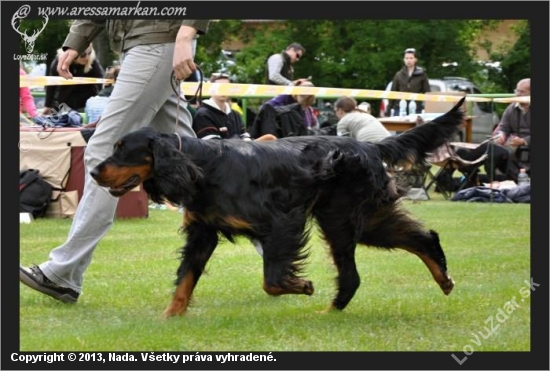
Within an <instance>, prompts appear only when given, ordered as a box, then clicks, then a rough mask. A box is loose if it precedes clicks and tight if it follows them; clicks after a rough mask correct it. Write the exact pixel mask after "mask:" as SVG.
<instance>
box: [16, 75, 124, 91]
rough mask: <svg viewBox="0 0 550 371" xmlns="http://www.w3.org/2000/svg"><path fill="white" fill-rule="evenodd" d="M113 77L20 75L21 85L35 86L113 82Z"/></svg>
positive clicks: (25, 86)
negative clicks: (67, 77)
mask: <svg viewBox="0 0 550 371" xmlns="http://www.w3.org/2000/svg"><path fill="white" fill-rule="evenodd" d="M113 82H114V81H113V80H112V79H97V78H91V77H73V78H72V79H70V80H67V79H65V78H64V77H61V76H29V75H23V76H19V87H21V88H35V87H40V86H47V85H81V84H112V83H113Z"/></svg>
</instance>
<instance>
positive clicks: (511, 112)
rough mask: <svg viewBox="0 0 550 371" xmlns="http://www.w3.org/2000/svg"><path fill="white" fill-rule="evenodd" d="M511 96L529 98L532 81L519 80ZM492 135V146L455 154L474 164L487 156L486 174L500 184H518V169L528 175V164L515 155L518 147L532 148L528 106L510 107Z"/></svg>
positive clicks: (511, 105)
mask: <svg viewBox="0 0 550 371" xmlns="http://www.w3.org/2000/svg"><path fill="white" fill-rule="evenodd" d="M514 93H515V94H516V96H518V97H522V96H530V95H531V79H530V78H526V79H522V80H520V81H519V82H518V83H517V85H516V89H515V90H514ZM495 131H496V133H495V134H496V135H498V136H497V138H496V139H495V140H494V144H491V142H489V143H485V144H483V145H481V146H479V147H477V148H475V149H472V150H470V149H465V148H460V149H458V150H457V153H458V155H459V156H461V157H462V158H463V159H465V160H475V159H476V158H479V157H480V156H481V155H482V154H484V153H485V152H487V153H488V154H489V158H488V159H487V160H486V161H485V169H486V171H487V172H488V173H490V172H491V171H492V172H493V175H496V178H495V177H494V178H495V179H497V180H499V179H500V180H502V177H504V179H508V180H513V181H515V182H517V176H518V173H519V168H520V167H525V168H526V169H527V170H528V172H529V173H530V166H529V165H530V162H525V163H521V162H520V161H519V158H518V156H517V152H518V148H519V147H527V148H529V147H530V145H531V104H530V103H520V102H514V103H511V104H509V105H508V107H506V109H505V110H504V113H503V114H502V118H501V120H500V123H499V124H498V126H497V128H496V130H495ZM491 147H492V148H491ZM491 155H492V159H491ZM491 164H493V167H491ZM501 176H502V177H501Z"/></svg>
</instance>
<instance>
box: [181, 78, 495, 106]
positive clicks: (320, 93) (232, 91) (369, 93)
mask: <svg viewBox="0 0 550 371" xmlns="http://www.w3.org/2000/svg"><path fill="white" fill-rule="evenodd" d="M198 85H199V83H197V82H182V83H181V91H182V92H183V93H184V94H185V95H194V94H195V92H196V91H197V88H198ZM202 94H203V96H211V95H226V96H229V97H247V98H253V97H259V98H262V97H273V96H276V95H279V94H290V95H297V94H302V95H315V96H316V97H317V98H338V97H341V96H350V97H354V98H359V99H363V98H378V99H406V100H411V99H412V100H415V101H427V100H429V101H436V102H457V101H458V100H460V98H462V97H461V96H456V95H431V94H417V93H404V92H398V91H385V90H366V89H344V88H326V87H313V86H281V85H256V84H227V83H210V82H205V83H203V92H202ZM466 100H467V101H471V102H474V101H475V102H490V101H491V98H482V97H466Z"/></svg>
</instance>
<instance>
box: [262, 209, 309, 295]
mask: <svg viewBox="0 0 550 371" xmlns="http://www.w3.org/2000/svg"><path fill="white" fill-rule="evenodd" d="M297 214H300V213H296V215H294V216H293V217H289V218H288V220H289V222H287V223H283V222H281V220H279V221H278V223H275V224H274V225H273V226H272V232H271V233H270V234H268V235H267V236H265V237H263V238H261V239H260V242H261V246H262V248H263V260H264V283H263V289H264V291H265V292H266V293H268V294H269V295H273V296H278V295H284V294H305V295H312V294H313V291H314V289H313V283H312V282H311V281H309V280H305V279H302V278H299V277H298V276H297V274H298V273H299V272H300V270H301V268H302V261H303V260H304V259H305V258H306V257H307V253H305V252H303V247H304V245H305V244H306V242H307V237H308V236H307V233H304V230H305V216H304V215H297Z"/></svg>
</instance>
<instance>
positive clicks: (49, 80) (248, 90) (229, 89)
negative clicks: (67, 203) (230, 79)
mask: <svg viewBox="0 0 550 371" xmlns="http://www.w3.org/2000/svg"><path fill="white" fill-rule="evenodd" d="M106 83H109V84H112V83H113V80H112V79H98V78H88V77H74V78H72V79H70V80H67V79H65V78H63V77H61V76H29V75H23V76H20V77H19V86H20V87H29V88H32V87H40V86H47V85H78V84H106ZM198 86H199V83H198V82H182V83H181V91H182V93H184V94H185V95H194V94H195V92H196V91H197V88H198ZM202 94H203V96H211V95H227V96H229V97H246V98H266V97H274V96H276V95H280V94H290V95H297V94H302V95H315V96H316V97H318V98H338V97H341V96H350V97H354V98H358V99H365V98H371V99H372V98H374V99H377V98H378V99H406V100H415V101H435V102H457V101H458V100H459V99H460V98H461V97H460V96H457V95H444V93H442V94H433V95H432V94H417V93H404V92H398V91H386V90H368V89H344V88H325V87H315V86H281V85H260V84H225V83H210V82H205V83H203V92H202ZM530 98H531V97H508V98H484V97H472V96H466V101H468V102H491V101H493V102H497V103H511V102H520V103H529V102H530V101H531V99H530Z"/></svg>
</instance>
